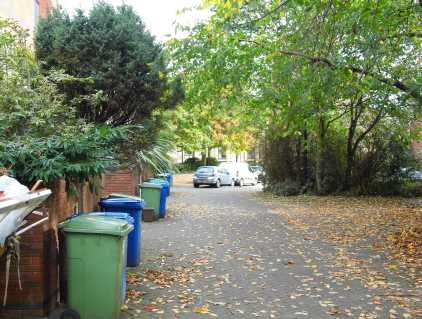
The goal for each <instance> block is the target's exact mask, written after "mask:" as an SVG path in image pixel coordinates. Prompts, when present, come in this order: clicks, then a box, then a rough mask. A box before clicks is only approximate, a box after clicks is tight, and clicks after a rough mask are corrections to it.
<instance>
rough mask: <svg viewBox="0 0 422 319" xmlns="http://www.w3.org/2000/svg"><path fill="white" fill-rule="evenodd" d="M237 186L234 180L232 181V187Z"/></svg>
mask: <svg viewBox="0 0 422 319" xmlns="http://www.w3.org/2000/svg"><path fill="white" fill-rule="evenodd" d="M235 185H236V181H235V180H234V179H232V181H231V183H230V186H232V187H233V186H235Z"/></svg>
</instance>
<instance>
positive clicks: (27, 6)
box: [0, 0, 58, 42]
mask: <svg viewBox="0 0 422 319" xmlns="http://www.w3.org/2000/svg"><path fill="white" fill-rule="evenodd" d="M57 5H58V0H0V17H2V18H6V19H12V20H15V21H17V22H18V23H19V24H20V25H21V26H22V27H23V28H24V29H27V30H28V32H29V37H30V40H31V42H32V38H33V35H34V31H35V27H36V26H37V23H38V20H39V18H40V17H46V16H47V15H48V14H49V13H50V11H51V10H52V9H53V8H55V7H57Z"/></svg>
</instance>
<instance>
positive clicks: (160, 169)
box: [136, 139, 172, 175]
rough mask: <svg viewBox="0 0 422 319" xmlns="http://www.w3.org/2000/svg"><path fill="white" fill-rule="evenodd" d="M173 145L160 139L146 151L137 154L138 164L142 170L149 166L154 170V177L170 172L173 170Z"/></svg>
mask: <svg viewBox="0 0 422 319" xmlns="http://www.w3.org/2000/svg"><path fill="white" fill-rule="evenodd" d="M171 148H172V145H171V143H170V142H169V141H167V140H164V139H158V140H157V141H156V142H154V143H153V144H152V145H150V146H149V147H148V148H146V149H142V150H140V151H138V152H137V154H136V156H137V158H138V163H140V165H141V168H142V167H144V166H148V167H150V168H151V169H152V170H153V173H154V175H158V174H162V173H165V172H168V171H169V170H170V169H171V168H172V163H171V158H170V156H169V153H170V151H171Z"/></svg>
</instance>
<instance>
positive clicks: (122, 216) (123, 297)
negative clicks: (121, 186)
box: [89, 212, 135, 304]
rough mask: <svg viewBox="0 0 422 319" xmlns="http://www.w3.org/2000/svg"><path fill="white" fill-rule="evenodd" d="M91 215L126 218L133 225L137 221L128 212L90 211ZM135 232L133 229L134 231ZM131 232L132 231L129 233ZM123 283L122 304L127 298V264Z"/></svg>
mask: <svg viewBox="0 0 422 319" xmlns="http://www.w3.org/2000/svg"><path fill="white" fill-rule="evenodd" d="M89 215H91V216H101V217H109V218H115V219H120V220H125V221H127V222H128V223H129V224H131V225H133V224H134V223H135V220H134V219H133V218H132V217H131V216H130V215H129V214H128V213H118V212H93V213H89ZM132 232H133V231H132ZM129 234H130V233H129ZM125 254H126V258H125V261H126V264H127V247H126V252H125ZM122 281H123V284H122V304H124V303H125V300H126V265H125V267H124V269H123V278H122Z"/></svg>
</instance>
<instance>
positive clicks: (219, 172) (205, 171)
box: [192, 166, 234, 188]
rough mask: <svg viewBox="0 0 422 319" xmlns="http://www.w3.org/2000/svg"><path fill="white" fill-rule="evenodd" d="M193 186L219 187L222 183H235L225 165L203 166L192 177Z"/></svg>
mask: <svg viewBox="0 0 422 319" xmlns="http://www.w3.org/2000/svg"><path fill="white" fill-rule="evenodd" d="M192 182H193V186H194V187H195V188H198V187H199V186H200V185H211V186H214V187H217V188H219V187H220V186H222V185H234V182H233V180H232V178H231V177H230V173H229V172H228V171H227V170H226V169H225V168H223V167H217V166H201V167H199V168H198V170H197V171H196V172H195V174H194V175H193V177H192Z"/></svg>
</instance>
